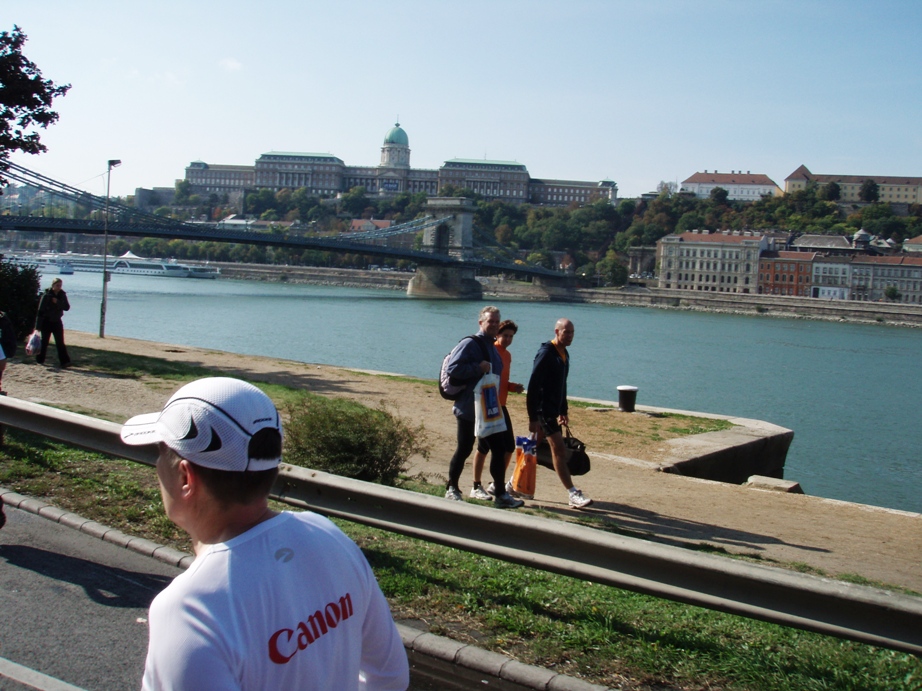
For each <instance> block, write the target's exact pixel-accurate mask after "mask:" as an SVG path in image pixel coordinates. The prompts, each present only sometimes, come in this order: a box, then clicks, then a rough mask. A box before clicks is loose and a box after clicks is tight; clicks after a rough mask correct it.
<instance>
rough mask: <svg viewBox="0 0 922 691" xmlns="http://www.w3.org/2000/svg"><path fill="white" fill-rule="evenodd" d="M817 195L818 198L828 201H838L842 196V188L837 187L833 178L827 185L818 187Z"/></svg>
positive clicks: (837, 184)
mask: <svg viewBox="0 0 922 691" xmlns="http://www.w3.org/2000/svg"><path fill="white" fill-rule="evenodd" d="M817 196H818V197H819V198H820V199H824V200H826V201H828V202H834V201H838V200H839V198H840V197H841V196H842V188H840V187H839V183H838V182H836V181H835V180H833V181H832V182H830V183H829V184H828V185H825V186H824V187H823V188H822V189H820V191H819V194H818V195H817Z"/></svg>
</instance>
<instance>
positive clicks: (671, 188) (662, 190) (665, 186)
mask: <svg viewBox="0 0 922 691" xmlns="http://www.w3.org/2000/svg"><path fill="white" fill-rule="evenodd" d="M675 191H676V184H675V183H674V182H666V181H665V180H660V181H659V184H658V185H657V186H656V193H657V194H659V195H663V196H666V197H671V196H672V195H674V194H675Z"/></svg>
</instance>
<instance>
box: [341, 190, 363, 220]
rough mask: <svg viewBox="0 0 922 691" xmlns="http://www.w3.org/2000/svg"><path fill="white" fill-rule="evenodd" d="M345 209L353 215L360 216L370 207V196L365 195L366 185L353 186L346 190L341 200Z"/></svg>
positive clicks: (354, 216) (353, 216)
mask: <svg viewBox="0 0 922 691" xmlns="http://www.w3.org/2000/svg"><path fill="white" fill-rule="evenodd" d="M340 203H341V204H342V208H343V211H345V212H346V213H347V214H349V215H350V216H352V218H360V217H361V215H362V212H363V211H364V210H365V209H366V207H368V197H366V196H365V188H364V187H353V188H352V189H351V190H349V191H348V192H346V193H345V194H344V195H343V196H342V199H341V200H340Z"/></svg>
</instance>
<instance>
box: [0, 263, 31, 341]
mask: <svg viewBox="0 0 922 691" xmlns="http://www.w3.org/2000/svg"><path fill="white" fill-rule="evenodd" d="M40 296H41V291H40V287H39V278H38V271H37V270H36V269H35V267H33V266H19V265H17V264H13V263H12V262H10V261H8V260H5V259H4V258H3V255H2V254H0V310H2V311H4V312H8V313H9V316H10V319H12V320H13V324H14V325H15V326H16V331H17V333H16V338H17V340H22V339H23V338H25V336H26V334H28V333H29V332H30V331H31V330H32V325H33V324H35V315H36V313H37V312H38V299H39V297H40Z"/></svg>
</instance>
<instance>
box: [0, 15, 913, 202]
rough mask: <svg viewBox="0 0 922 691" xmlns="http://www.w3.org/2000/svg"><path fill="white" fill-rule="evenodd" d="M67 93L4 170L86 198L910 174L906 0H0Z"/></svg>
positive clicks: (638, 185)
mask: <svg viewBox="0 0 922 691" xmlns="http://www.w3.org/2000/svg"><path fill="white" fill-rule="evenodd" d="M14 24H15V25H18V26H19V27H20V28H21V29H22V30H23V32H24V33H25V34H26V35H27V36H28V41H27V43H26V45H25V48H24V50H23V52H24V54H25V55H26V57H28V58H29V59H30V60H32V61H33V62H34V63H36V65H37V66H38V67H39V69H40V70H41V71H42V74H43V76H44V77H45V78H46V79H51V80H52V81H54V82H55V83H56V84H58V85H61V84H70V85H71V90H70V92H69V93H68V94H67V95H66V96H65V97H63V98H60V99H58V100H56V101H55V103H54V109H55V110H56V111H57V112H58V113H59V115H60V119H59V121H58V122H57V123H56V124H54V125H52V126H51V127H49V128H48V129H47V130H42V131H40V133H41V137H42V142H43V143H44V144H45V145H46V146H47V147H48V152H47V153H44V154H41V155H38V156H28V155H22V154H17V155H14V156H13V157H12V160H13V161H14V162H15V163H18V164H20V165H23V166H25V167H27V168H30V169H32V170H35V171H37V172H40V173H42V174H44V175H47V176H49V177H52V178H54V179H57V180H60V181H62V182H65V183H67V184H69V185H73V186H75V187H78V188H81V189H85V190H87V191H89V192H92V193H94V194H100V195H102V194H105V177H106V161H107V160H109V159H119V160H121V161H122V164H121V166H119V167H118V168H116V169H114V170H113V171H112V173H111V191H112V194H113V195H119V196H124V195H128V194H133V193H134V190H135V189H136V188H138V187H147V188H150V187H171V186H173V184H174V183H175V181H176V180H177V179H181V178H183V177H184V175H185V168H186V166H188V165H189V163H191V162H192V161H198V160H201V161H205V162H208V163H220V164H237V165H253V162H254V161H255V160H256V159H257V158H258V157H259V156H260V155H261V154H263V153H266V152H269V151H288V152H310V153H330V154H333V155H335V156H338V157H339V158H340V159H342V160H343V161H344V162H345V163H346V164H347V165H365V166H368V165H377V164H378V163H379V161H380V156H381V145H382V144H383V141H384V137H385V135H386V134H387V132H388V131H389V130H390V128H391V127H392V126H393V125H394V124H395V123H396V122H398V121H399V122H400V125H401V127H403V129H404V130H405V131H406V133H407V135H408V137H409V140H410V149H411V155H410V163H411V165H412V166H413V167H414V168H430V169H437V168H438V167H440V166H441V165H442V164H443V163H444V162H445V161H446V160H450V159H453V158H466V159H489V160H502V161H517V162H519V163H523V164H525V165H526V166H527V168H528V171H529V174H530V175H531V176H532V177H535V178H556V179H570V180H593V181H595V180H602V179H609V180H614V181H615V182H616V183H617V184H618V188H619V196H621V197H636V196H639V195H640V194H642V193H644V192H649V191H652V190H655V189H656V187H657V185H658V184H659V183H660V182H661V181H670V182H677V183H679V184H681V182H682V181H683V180H685V179H686V178H688V177H690V176H691V175H693V174H694V173H695V172H699V171H704V170H708V171H714V170H718V171H720V172H730V171H731V170H737V171H751V172H752V173H763V174H765V175H768V176H769V177H770V178H771V179H772V180H774V181H775V183H777V184H778V185H779V186H780V187H781V188H782V189H783V187H784V179H785V178H786V177H787V176H789V175H790V174H791V173H792V172H793V171H794V170H796V169H797V167H798V166H800V165H801V164H803V165H806V166H807V168H809V169H810V170H811V171H812V172H814V173H822V174H849V175H900V176H902V175H905V176H922V127H920V119H919V116H920V114H922V88H920V87H922V83H920V82H922V70H920V65H922V40H919V36H920V34H922V2H917V1H916V0H903V1H901V0H873V1H871V0H869V1H867V2H859V1H857V0H561V1H550V0H465V2H448V1H445V0H391V1H390V2H381V1H380V0H349V1H348V2H345V1H334V0H291V1H289V0H263V2H259V3H257V2H253V0H243V1H238V0H225V1H224V2H212V1H211V0H185V1H184V2H177V1H174V0H160V1H159V2H150V3H136V2H125V1H124V0H119V1H118V2H114V1H103V0H81V1H80V2H73V1H72V0H42V1H41V2H15V1H14V0H0V30H4V31H11V30H12V28H13V25H14Z"/></svg>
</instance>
